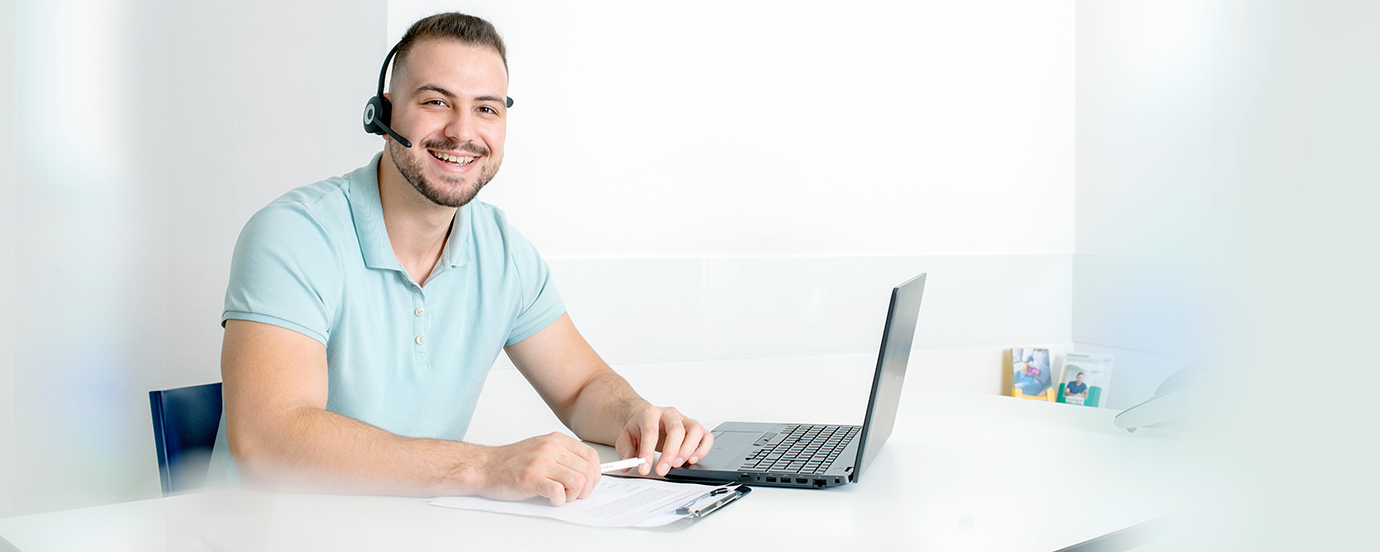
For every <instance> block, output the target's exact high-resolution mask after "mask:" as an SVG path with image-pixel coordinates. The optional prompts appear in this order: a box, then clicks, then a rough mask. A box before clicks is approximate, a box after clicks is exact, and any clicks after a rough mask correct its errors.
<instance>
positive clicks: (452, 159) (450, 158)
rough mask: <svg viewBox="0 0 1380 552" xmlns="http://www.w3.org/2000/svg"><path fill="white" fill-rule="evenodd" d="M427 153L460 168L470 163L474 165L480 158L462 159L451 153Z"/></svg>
mask: <svg viewBox="0 0 1380 552" xmlns="http://www.w3.org/2000/svg"><path fill="white" fill-rule="evenodd" d="M427 153H430V154H431V156H432V157H435V158H437V159H440V160H442V161H445V162H447V163H450V164H452V165H458V166H465V165H468V164H470V163H473V162H474V160H475V159H478V157H462V156H459V155H451V154H449V153H440V152H435V151H428V152H427Z"/></svg>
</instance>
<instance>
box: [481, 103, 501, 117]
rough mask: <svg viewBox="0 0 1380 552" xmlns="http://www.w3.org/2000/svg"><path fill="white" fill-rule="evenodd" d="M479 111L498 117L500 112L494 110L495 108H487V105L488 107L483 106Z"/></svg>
mask: <svg viewBox="0 0 1380 552" xmlns="http://www.w3.org/2000/svg"><path fill="white" fill-rule="evenodd" d="M479 110H480V111H483V112H485V113H491V114H494V115H498V110H497V109H494V108H492V107H489V106H487V105H486V106H483V107H480V108H479Z"/></svg>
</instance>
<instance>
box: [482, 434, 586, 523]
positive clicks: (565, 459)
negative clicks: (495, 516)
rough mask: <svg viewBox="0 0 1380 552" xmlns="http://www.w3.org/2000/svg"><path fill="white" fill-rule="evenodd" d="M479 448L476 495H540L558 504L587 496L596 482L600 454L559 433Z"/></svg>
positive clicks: (498, 497)
mask: <svg viewBox="0 0 1380 552" xmlns="http://www.w3.org/2000/svg"><path fill="white" fill-rule="evenodd" d="M482 450H485V454H484V458H483V460H482V461H481V463H480V466H479V468H480V470H482V471H481V473H480V474H479V477H480V478H481V480H480V486H479V495H480V496H483V497H486V498H492V499H494V500H512V501H517V500H527V499H529V498H532V497H534V496H540V497H542V498H545V499H546V500H548V501H549V502H551V505H552V506H561V505H563V504H565V503H566V502H570V501H572V500H575V499H577V498H585V497H588V496H589V493H590V491H593V490H594V486H595V485H596V484H598V483H599V453H598V452H596V451H595V450H594V448H593V447H590V446H589V445H586V444H584V443H581V442H579V441H576V440H575V439H574V438H572V437H570V436H568V435H565V434H562V433H551V434H549V435H542V436H539V437H533V438H531V439H526V440H523V441H518V442H516V443H513V444H511V445H507V446H502V447H493V448H488V449H482Z"/></svg>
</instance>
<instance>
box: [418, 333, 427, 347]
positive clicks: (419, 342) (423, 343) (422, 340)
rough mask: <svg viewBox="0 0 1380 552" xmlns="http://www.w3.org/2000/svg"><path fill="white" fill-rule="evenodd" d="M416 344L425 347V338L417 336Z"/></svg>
mask: <svg viewBox="0 0 1380 552" xmlns="http://www.w3.org/2000/svg"><path fill="white" fill-rule="evenodd" d="M417 344H418V345H425V344H426V336H424V335H419V336H417Z"/></svg>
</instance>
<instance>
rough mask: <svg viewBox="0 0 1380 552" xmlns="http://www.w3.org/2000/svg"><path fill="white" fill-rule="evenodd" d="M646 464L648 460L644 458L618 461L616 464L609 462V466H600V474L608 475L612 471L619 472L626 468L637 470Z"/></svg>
mask: <svg viewBox="0 0 1380 552" xmlns="http://www.w3.org/2000/svg"><path fill="white" fill-rule="evenodd" d="M646 463H647V460H646V459H644V458H628V459H624V460H618V461H616V462H609V463H607V464H599V473H608V472H611V471H618V470H621V469H624V468H636V467H638V466H641V465H643V464H646Z"/></svg>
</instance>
